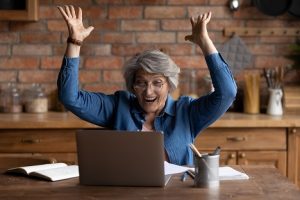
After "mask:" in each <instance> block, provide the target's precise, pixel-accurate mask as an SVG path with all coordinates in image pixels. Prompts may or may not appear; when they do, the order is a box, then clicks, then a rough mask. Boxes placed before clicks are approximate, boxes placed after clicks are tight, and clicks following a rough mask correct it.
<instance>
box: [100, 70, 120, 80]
mask: <svg viewBox="0 0 300 200" xmlns="http://www.w3.org/2000/svg"><path fill="white" fill-rule="evenodd" d="M103 81H105V82H115V83H118V82H120V83H123V82H124V78H123V73H122V71H120V70H104V71H103Z"/></svg>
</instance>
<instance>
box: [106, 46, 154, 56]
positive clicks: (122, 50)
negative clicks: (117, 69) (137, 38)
mask: <svg viewBox="0 0 300 200" xmlns="http://www.w3.org/2000/svg"><path fill="white" fill-rule="evenodd" d="M153 48H154V47H153V45H152V44H141V45H132V44H115V45H113V46H112V54H113V55H117V56H130V57H131V56H134V55H135V54H137V53H140V52H142V51H145V50H146V49H153Z"/></svg>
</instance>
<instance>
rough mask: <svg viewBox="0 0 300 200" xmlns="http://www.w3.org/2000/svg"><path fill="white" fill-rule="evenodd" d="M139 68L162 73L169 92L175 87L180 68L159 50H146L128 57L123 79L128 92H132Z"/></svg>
mask: <svg viewBox="0 0 300 200" xmlns="http://www.w3.org/2000/svg"><path fill="white" fill-rule="evenodd" d="M139 69H143V70H145V71H147V72H148V73H155V74H162V75H164V76H165V77H166V78H167V80H168V82H169V85H170V92H173V91H174V90H175V89H176V88H177V85H178V74H179V73H180V68H179V67H178V66H177V65H176V64H175V63H174V61H173V60H172V59H171V58H170V57H169V56H168V55H167V54H165V53H163V52H161V51H159V50H146V51H144V52H142V53H140V54H137V55H135V56H134V57H132V58H130V59H129V60H128V61H127V62H126V63H125V65H124V79H125V81H126V87H127V90H128V91H130V92H134V90H133V84H134V81H135V74H136V72H137V71H138V70H139Z"/></svg>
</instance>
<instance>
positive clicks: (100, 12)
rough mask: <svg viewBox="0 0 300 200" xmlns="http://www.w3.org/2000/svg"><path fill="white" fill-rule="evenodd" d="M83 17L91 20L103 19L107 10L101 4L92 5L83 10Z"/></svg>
mask: <svg viewBox="0 0 300 200" xmlns="http://www.w3.org/2000/svg"><path fill="white" fill-rule="evenodd" d="M82 13H83V18H84V19H85V18H88V19H91V20H95V19H97V20H99V19H104V18H106V17H107V11H106V8H105V7H103V6H93V7H90V8H89V9H87V10H83V11H82Z"/></svg>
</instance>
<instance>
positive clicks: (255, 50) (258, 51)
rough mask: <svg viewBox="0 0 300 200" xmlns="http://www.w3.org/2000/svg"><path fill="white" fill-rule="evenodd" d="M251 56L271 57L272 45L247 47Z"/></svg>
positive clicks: (273, 50)
mask: <svg viewBox="0 0 300 200" xmlns="http://www.w3.org/2000/svg"><path fill="white" fill-rule="evenodd" d="M247 47H248V49H249V50H250V51H251V53H252V54H253V55H272V54H274V52H275V48H274V45H268V44H255V45H247Z"/></svg>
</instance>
